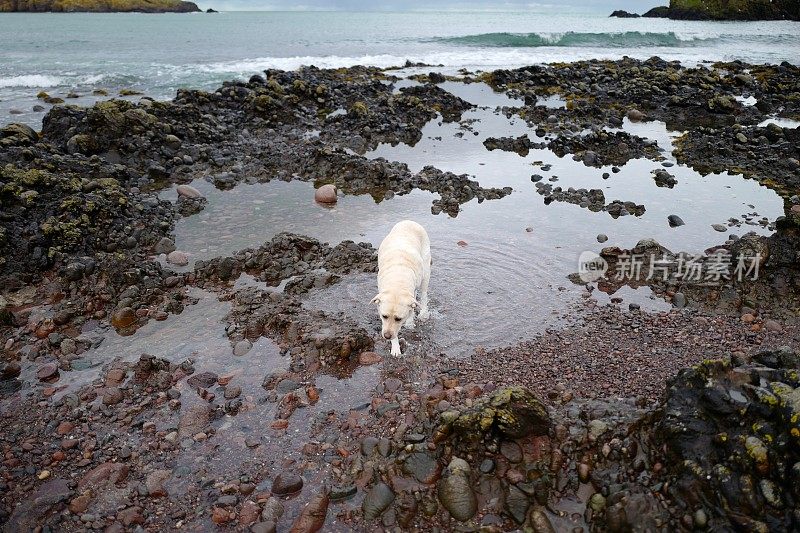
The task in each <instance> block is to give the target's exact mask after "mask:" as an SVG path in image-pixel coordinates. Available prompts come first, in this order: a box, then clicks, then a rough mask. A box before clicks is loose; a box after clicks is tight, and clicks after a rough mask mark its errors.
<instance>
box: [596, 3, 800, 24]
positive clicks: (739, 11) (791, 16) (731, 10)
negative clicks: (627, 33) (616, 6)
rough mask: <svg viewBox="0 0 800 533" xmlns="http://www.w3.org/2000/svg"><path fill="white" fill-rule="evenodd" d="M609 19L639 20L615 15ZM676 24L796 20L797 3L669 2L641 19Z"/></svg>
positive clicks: (621, 13) (799, 15)
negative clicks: (663, 19) (656, 19)
mask: <svg viewBox="0 0 800 533" xmlns="http://www.w3.org/2000/svg"><path fill="white" fill-rule="evenodd" d="M611 16H612V17H620V18H631V17H638V16H639V15H637V14H635V13H628V12H627V11H614V12H613V13H612V14H611ZM641 16H643V17H651V18H669V19H676V20H798V21H800V2H799V1H798V0H670V2H669V6H659V7H654V8H653V9H651V10H650V11H648V12H646V13H644V14H643V15H641Z"/></svg>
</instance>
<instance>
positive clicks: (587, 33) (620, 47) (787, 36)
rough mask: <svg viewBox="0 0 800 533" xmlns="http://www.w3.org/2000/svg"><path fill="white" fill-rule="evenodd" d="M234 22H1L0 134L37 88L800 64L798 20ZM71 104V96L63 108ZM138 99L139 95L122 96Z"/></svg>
mask: <svg viewBox="0 0 800 533" xmlns="http://www.w3.org/2000/svg"><path fill="white" fill-rule="evenodd" d="M556 9H557V8H552V7H551V8H533V9H531V10H527V11H513V12H511V11H464V12H454V11H445V12H435V11H423V12H419V11H417V12H402V13H400V12H398V13H388V12H319V11H300V12H298V11H293V12H275V11H261V12H242V11H231V12H221V13H193V14H139V13H107V14H90V13H3V14H0V124H5V123H8V122H24V123H28V124H30V125H32V126H40V125H41V120H42V117H43V116H44V114H45V112H46V111H47V110H48V109H49V107H50V105H49V104H46V103H43V102H42V100H41V99H38V98H37V94H38V93H39V92H40V91H45V92H47V93H48V94H49V95H50V96H53V97H58V98H62V99H64V100H65V101H66V102H67V103H76V104H82V105H86V104H89V103H91V102H92V101H94V100H96V99H98V98H101V96H98V95H94V94H92V93H93V92H94V91H96V90H102V91H105V92H106V93H108V95H109V96H116V95H118V93H119V91H120V90H122V89H127V90H133V91H138V92H140V93H142V94H144V95H147V96H149V97H152V98H155V99H169V98H172V97H174V95H175V92H176V90H177V89H178V88H195V89H205V90H213V89H215V88H216V87H218V86H219V85H220V83H221V82H222V81H224V80H228V79H246V78H248V77H249V76H251V75H252V74H255V73H259V72H260V71H262V70H264V69H267V68H278V69H296V68H298V67H300V66H301V65H316V66H318V67H346V66H351V65H358V64H360V65H375V66H380V67H391V66H400V65H403V64H405V63H406V62H407V61H411V62H414V63H417V62H420V63H426V64H430V65H436V68H435V69H432V68H423V69H421V70H422V71H427V70H437V71H443V72H448V71H457V70H459V69H469V70H471V71H475V70H491V69H496V68H512V67H520V66H525V65H532V64H542V63H549V62H561V61H575V60H581V59H592V58H598V59H617V58H621V57H623V56H630V57H634V58H640V59H646V58H649V57H652V56H659V57H661V58H664V59H670V60H679V61H681V62H682V63H684V64H687V65H696V64H700V63H704V62H712V61H719V60H725V61H727V60H741V61H746V62H750V63H780V62H783V61H788V62H790V63H798V62H800V23H796V22H782V21H778V22H695V21H672V20H664V19H617V18H609V17H608V16H606V14H602V13H581V12H568V13H558V12H556ZM68 96H69V97H70V98H68ZM128 98H131V99H136V98H137V96H133V97H128Z"/></svg>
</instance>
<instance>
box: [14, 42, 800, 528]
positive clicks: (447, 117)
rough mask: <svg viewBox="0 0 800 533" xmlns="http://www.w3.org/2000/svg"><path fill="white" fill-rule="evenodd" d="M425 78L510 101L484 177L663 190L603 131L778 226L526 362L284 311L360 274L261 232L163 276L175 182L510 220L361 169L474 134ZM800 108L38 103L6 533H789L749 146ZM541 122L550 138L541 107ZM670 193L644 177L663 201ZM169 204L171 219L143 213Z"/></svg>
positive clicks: (556, 339) (743, 80) (576, 66)
mask: <svg viewBox="0 0 800 533" xmlns="http://www.w3.org/2000/svg"><path fill="white" fill-rule="evenodd" d="M409 66H412V65H409ZM415 67H416V68H423V67H424V66H419V65H416V66H415ZM447 80H450V81H458V82H460V83H481V82H483V83H487V84H489V85H490V86H491V87H492V89H493V90H494V91H496V92H498V93H504V94H506V95H508V96H509V97H511V98H515V99H516V100H514V101H515V102H517V104H514V105H508V106H505V107H502V108H501V109H500V108H499V109H498V110H497V112H498V113H502V114H503V115H506V116H514V117H518V118H519V120H521V121H523V122H525V123H527V125H528V126H529V127H530V128H531V130H532V131H533V132H535V135H536V136H537V137H539V138H540V140H536V141H534V140H532V139H531V138H530V137H529V136H527V135H524V136H513V135H512V136H508V135H501V136H496V137H492V138H489V139H487V140H486V142H485V143H484V147H485V149H486V150H493V149H494V150H504V151H511V152H517V153H518V154H520V155H521V156H522V155H523V154H527V153H528V151H530V150H534V149H545V148H546V149H547V150H550V151H552V152H553V153H554V154H556V155H557V156H558V157H572V158H573V159H574V160H575V161H577V162H578V164H580V165H581V168H586V169H591V170H594V171H597V170H596V169H598V168H603V167H606V166H609V167H611V168H615V169H617V170H619V167H623V166H624V165H626V164H627V163H629V162H630V161H632V160H640V159H644V158H647V159H649V160H651V161H652V162H653V163H654V164H663V163H669V162H668V161H666V159H665V157H664V153H663V148H664V147H661V148H662V150H659V149H658V148H659V147H658V146H656V145H655V144H654V143H653V142H651V141H649V140H648V139H644V138H642V137H639V136H637V135H634V134H632V133H628V132H621V131H614V130H615V129H617V128H620V127H621V126H622V125H623V123H627V122H634V123H640V122H647V121H652V120H659V121H663V122H664V123H665V124H666V125H667V128H668V129H669V130H679V131H685V133H684V134H683V135H682V136H680V137H679V138H678V140H677V141H676V143H675V150H674V152H673V153H672V155H673V156H674V157H675V159H676V160H677V161H678V162H679V163H682V164H686V165H689V166H691V167H693V168H695V169H696V170H698V171H699V172H701V173H703V174H705V173H711V172H720V173H721V172H729V171H730V172H735V173H737V174H741V175H742V176H743V177H744V178H747V179H752V180H757V181H758V182H759V183H761V184H763V185H765V186H766V187H769V188H770V189H772V190H774V191H775V192H776V193H777V194H778V195H780V197H781V198H783V200H784V211H785V213H784V216H783V217H781V218H779V219H778V220H776V221H775V222H774V227H775V233H774V234H773V235H771V236H769V237H761V236H758V235H755V234H751V235H745V236H743V237H741V238H739V239H729V240H727V241H725V242H723V243H722V244H720V245H718V246H715V247H714V249H713V250H712V249H710V250H709V251H708V254H709V256H710V254H712V253H713V252H715V251H720V250H723V251H725V252H729V253H730V254H731V255H732V256H733V257H739V256H741V255H743V254H745V253H750V252H753V251H758V252H760V253H762V254H763V256H764V263H763V265H762V275H761V276H760V277H759V278H758V280H748V279H745V280H742V281H736V280H730V281H727V282H724V283H722V284H718V285H713V286H705V285H702V286H695V285H691V284H685V283H680V282H678V281H676V280H675V279H674V278H668V279H665V280H663V281H658V282H656V281H652V282H646V283H641V284H639V285H640V286H641V285H647V286H648V287H649V289H650V290H652V291H653V294H654V295H656V296H657V297H658V298H660V299H662V301H665V302H669V303H670V304H671V305H672V308H671V309H670V310H665V311H662V312H652V311H647V310H643V309H640V307H639V306H638V305H634V304H631V305H630V306H629V308H628V309H627V310H623V309H621V308H620V307H619V306H617V305H615V298H616V296H615V294H616V293H617V291H619V290H620V289H621V288H622V287H623V286H628V285H629V286H634V285H635V284H634V283H633V282H631V281H630V280H627V281H626V280H616V279H613V278H612V277H611V276H608V277H607V278H601V279H599V280H597V282H596V283H595V284H588V285H587V286H586V290H585V293H584V302H583V303H582V304H581V305H578V306H575V307H574V308H573V307H571V308H569V309H566V310H565V311H564V319H565V323H564V324H563V325H562V326H554V327H552V328H549V329H548V331H547V332H546V333H544V334H542V335H537V336H536V338H535V339H533V340H526V341H523V342H514V341H513V340H510V341H509V343H508V345H507V346H503V347H500V348H497V349H492V350H487V349H484V348H483V347H480V346H475V347H474V348H475V350H474V354H473V355H472V356H471V357H469V358H467V359H455V358H447V357H442V356H440V355H438V354H437V353H425V354H413V355H409V356H407V357H405V358H401V359H390V358H388V357H386V358H384V355H382V354H383V349H382V345H381V344H378V343H377V342H376V334H375V333H376V332H375V328H374V327H373V326H375V325H376V324H372V323H370V327H366V326H365V325H364V323H361V322H357V321H354V320H352V319H349V318H347V317H346V316H344V315H342V314H336V313H332V312H328V311H323V310H320V309H318V308H315V307H314V306H313V305H311V304H310V301H309V298H308V297H309V295H311V294H314V293H315V291H319V290H322V289H326V288H327V289H329V290H334V291H335V290H336V289H337V287H339V286H340V285H341V284H342V283H343V282H344V281H346V280H348V279H350V278H351V277H354V276H358V275H361V274H370V273H372V272H374V271H375V269H376V257H375V249H374V247H373V246H372V245H371V244H369V243H355V242H352V241H344V242H341V243H335V244H327V243H323V242H320V241H318V240H316V239H313V238H310V237H307V236H304V235H298V234H296V233H279V234H278V235H276V236H275V237H274V238H272V239H270V240H268V241H267V242H264V243H263V244H262V245H260V246H257V247H252V248H247V249H243V250H241V251H239V252H237V253H234V254H231V255H229V256H226V257H219V258H215V259H211V260H208V261H196V262H195V263H194V264H192V265H187V263H188V259H187V257H186V254H185V251H182V250H177V249H176V245H175V233H174V232H175V225H176V223H177V221H178V220H180V219H182V218H184V217H191V216H192V215H193V214H196V213H198V212H199V211H202V210H203V209H205V208H206V207H207V204H208V200H207V199H205V198H204V197H203V195H202V194H201V193H200V192H199V191H198V190H197V189H196V188H194V187H192V186H191V185H189V183H190V182H191V181H192V180H194V179H198V178H203V179H206V180H207V181H209V182H210V183H213V185H214V186H215V187H217V188H218V189H220V190H228V189H232V188H234V187H237V186H242V185H243V184H249V183H256V182H268V181H271V180H283V181H290V180H300V181H308V182H311V183H313V184H314V185H315V186H316V187H319V186H321V185H323V184H329V185H334V186H335V187H336V188H337V189H338V190H339V191H340V194H366V193H368V194H370V195H372V197H373V198H374V199H375V200H376V201H383V200H384V199H390V198H392V197H393V196H395V195H398V196H401V195H406V194H410V193H412V192H414V191H416V190H423V191H429V192H430V193H432V194H433V195H434V198H435V199H434V200H433V201H432V202H431V205H430V210H431V213H432V214H434V215H436V216H438V217H450V218H451V219H452V218H456V217H458V215H459V213H460V211H461V209H462V206H463V205H464V204H466V203H468V202H471V201H472V200H477V202H484V201H499V199H500V198H503V197H506V196H508V195H510V194H515V193H514V192H513V191H512V189H511V187H489V186H484V185H481V184H480V183H479V182H478V181H477V180H476V179H473V178H474V176H470V175H467V174H460V175H459V174H455V173H452V172H446V171H442V170H439V169H437V168H435V167H433V166H425V167H423V168H422V169H421V170H419V171H413V170H411V169H410V168H409V166H408V165H406V164H404V163H399V162H392V161H388V160H386V159H382V158H376V159H372V158H368V157H365V154H367V153H368V152H370V151H371V150H374V149H375V148H376V147H377V146H379V145H383V144H390V145H392V144H395V145H396V144H405V145H414V144H416V143H418V142H420V140H421V139H422V138H423V128H424V127H425V126H426V125H427V124H428V123H430V122H431V121H437V120H440V121H442V122H443V123H453V124H460V123H461V122H464V124H462V126H463V131H467V132H468V131H470V129H469V128H472V127H473V125H472V124H467V123H466V122H467V121H466V120H464V119H463V116H464V113H465V112H467V111H468V110H470V109H471V108H472V107H473V104H470V103H469V102H467V101H466V100H464V99H462V98H461V97H459V96H456V95H455V94H452V93H451V92H449V91H447V90H445V89H444V88H442V87H441V86H440V84H442V83H443V82H445V81H447ZM798 80H800V69H798V68H797V67H795V66H792V65H789V64H783V65H760V66H757V65H745V64H742V63H726V64H715V65H710V66H707V67H706V66H701V67H698V68H687V67H683V66H681V65H679V64H678V63H672V62H667V61H663V60H660V59H658V58H653V59H651V60H648V61H635V60H632V59H624V60H620V61H585V62H577V63H570V64H554V65H545V66H530V67H525V68H520V69H515V70H498V71H494V72H489V73H470V72H462V73H460V74H459V75H458V76H447V77H445V76H443V75H441V74H438V73H435V72H432V73H430V74H428V75H424V76H417V81H418V82H419V83H420V84H419V85H415V86H411V87H402V88H397V87H396V86H395V84H397V82H398V81H400V77H399V76H397V75H396V70H394V69H388V70H383V69H377V68H367V67H353V68H346V69H333V70H322V69H317V68H314V67H308V68H302V69H300V70H298V71H295V72H283V71H273V70H270V71H266V72H264V73H263V75H262V74H257V75H254V76H253V77H251V78H250V79H249V80H248V81H246V82H244V81H232V82H227V83H225V84H224V85H223V86H222V87H220V88H219V89H218V90H217V91H215V92H204V91H193V90H181V91H179V93H178V94H177V96H176V98H175V99H174V100H173V101H170V102H157V101H153V100H151V99H148V98H142V99H141V101H140V102H138V103H131V102H127V101H119V100H110V101H105V102H100V103H98V104H96V105H94V106H93V107H91V108H79V107H74V106H60V105H57V106H55V107H53V108H52V109H51V110H50V112H49V113H48V115H47V116H46V118H45V120H44V124H43V129H42V131H41V132H36V131H34V130H32V129H31V128H29V127H26V126H23V125H19V124H12V125H9V126H6V127H4V128H2V129H0V250H1V251H2V260H1V262H0V286H1V287H2V294H1V295H0V341H1V342H2V344H0V345H2V347H3V352H2V354H3V358H2V380H0V417H2V422H3V427H4V428H5V429H4V431H3V435H2V437H0V445H2V447H3V462H2V464H0V523H2V527H3V528H4V529H3V530H4V531H21V530H34V529H36V528H37V527H38V528H42V529H40V530H42V531H47V530H58V531H80V530H86V529H93V530H106V531H128V530H130V531H137V530H146V531H158V530H165V529H168V528H181V529H186V530H189V531H201V530H210V529H213V528H219V529H223V530H237V531H243V530H252V531H256V532H264V531H275V530H279V531H280V530H287V529H289V528H291V530H292V531H297V532H301V531H309V532H311V531H317V530H320V529H322V528H323V527H324V530H326V531H351V530H363V531H374V530H376V529H378V528H383V529H384V530H397V529H400V530H414V529H420V530H431V529H433V528H439V529H440V530H446V531H508V530H514V529H518V528H523V527H524V528H527V529H530V530H533V531H536V532H548V531H563V530H569V531H574V532H576V533H577V532H578V531H612V532H616V531H619V532H622V531H631V530H636V528H637V527H642V526H643V525H644V526H645V527H647V528H649V529H650V530H652V531H691V530H710V531H718V530H737V529H742V530H752V531H768V530H791V529H792V528H797V527H798V526H800V508H798V504H797V502H798V497H800V494H798V493H797V487H798V486H799V485H798V482H800V479H799V478H798V475H800V466H798V465H800V457H798V455H797V450H798V449H800V448H798V444H800V443H799V442H798V440H799V439H800V427H799V426H798V424H797V417H798V416H800V403H798V394H799V393H800V380H798V369H800V360H799V359H798V355H797V350H798V349H800V337H799V336H798V334H799V333H798V321H797V310H798V308H800V307H798V305H800V298H798V296H800V271H799V270H798V264H799V263H798V260H797V259H798V250H799V249H800V247H799V246H798V238H800V197H799V196H798V193H800V162H798V158H800V151H799V150H798V146H800V143H799V142H798V132H800V129H798V128H794V129H792V128H785V127H780V126H776V125H766V126H761V125H760V124H762V122H763V121H764V119H765V117H769V116H772V115H778V116H780V117H784V118H787V119H795V120H797V119H798V118H800V81H798ZM552 95H558V96H560V97H561V98H562V99H563V100H564V102H565V105H564V107H563V108H551V107H546V106H544V105H540V104H541V100H543V99H544V98H545V97H547V96H552ZM745 97H752V98H753V99H755V100H756V104H755V105H752V106H750V105H744V104H743V103H742V101H741V100H742V98H745ZM474 127H480V126H474ZM462 134H463V132H462ZM539 143H541V145H540V144H539ZM482 149H483V148H482ZM503 155H509V156H511V157H517V156H516V155H514V154H513V153H512V154H503ZM670 164H671V163H670ZM669 170H670V169H669V167H668V166H665V167H662V168H660V169H658V170H655V171H653V173H652V174H651V175H650V176H647V175H645V176H644V177H643V178H642V179H644V180H655V181H656V184H657V185H658V186H659V187H661V186H663V187H666V188H671V187H680V184H678V185H676V182H675V180H674V177H672V175H671V174H670V172H669ZM611 172H616V170H612V171H611ZM537 176H538V178H537ZM604 178H607V176H604ZM541 180H542V176H541V175H537V174H534V176H532V177H531V181H533V182H535V185H532V184H530V183H529V184H528V185H531V187H532V189H536V190H538V192H539V193H540V195H541V197H543V198H541V200H540V201H543V202H545V203H547V204H549V203H550V202H566V203H569V204H575V205H576V206H580V207H585V208H587V209H589V210H595V211H598V210H604V211H607V212H608V213H609V214H610V215H611V216H612V217H613V218H615V219H616V218H617V217H623V218H624V219H628V218H631V219H633V218H637V215H639V216H641V214H642V213H644V211H645V206H644V205H640V204H637V203H635V202H631V201H627V200H625V199H621V200H614V201H608V200H607V199H606V198H605V196H604V195H603V193H602V190H600V189H580V188H578V189H575V188H567V189H566V190H565V189H562V188H560V187H556V186H554V185H552V184H551V183H544V182H542V181H541ZM174 186H177V187H176V192H177V195H178V200H177V201H176V202H175V203H173V202H170V201H167V200H165V199H164V198H163V197H162V196H160V195H159V193H160V192H162V191H163V190H164V189H166V188H168V187H174ZM598 192H599V194H598ZM533 198H540V196H533ZM334 200H335V197H334ZM625 215H634V216H633V217H625ZM770 227H772V226H770ZM598 237H599V236H598ZM598 240H600V239H599V238H598ZM459 246H462V244H461V243H459ZM463 246H468V243H466V242H465V243H463ZM636 250H642V251H650V250H653V251H658V252H660V253H666V254H671V253H672V252H670V251H669V250H666V249H665V248H664V247H663V246H661V245H660V244H658V243H657V242H654V241H652V240H647V239H643V240H642V241H640V242H639V243H638V244H636V246H634V247H632V248H631V249H630V250H623V249H621V248H618V247H608V248H606V249H603V250H602V252H601V255H602V257H604V258H605V260H606V261H608V263H609V264H611V265H614V264H615V263H616V262H619V261H621V260H622V259H621V258H622V257H624V254H625V253H626V252H630V251H636ZM573 279H574V281H575V282H576V283H583V282H582V281H580V280H578V279H575V278H574V277H573ZM243 280H244V281H243ZM565 283H567V282H566V279H565ZM581 290H583V289H581ZM608 298H610V305H606V304H605V303H604V301H605V300H606V299H608ZM212 310H213V312H212ZM190 315H191V316H192V317H193V318H192V320H196V321H197V322H192V324H195V326H193V329H192V330H190V331H189V332H187V331H185V330H184V331H181V330H178V333H177V334H175V333H173V334H172V336H171V337H168V338H169V340H167V337H165V338H164V340H162V341H161V343H160V344H159V345H157V346H156V347H157V348H159V350H161V352H159V353H141V352H139V353H136V351H135V350H136V349H137V348H138V346H139V345H138V344H137V343H138V342H139V339H140V338H141V337H142V335H143V334H147V335H152V334H153V332H156V333H157V332H158V331H159V329H158V328H160V327H163V328H167V329H166V331H169V329H168V328H169V327H170V325H171V324H174V323H176V322H177V321H179V320H180V319H182V318H186V317H189V316H190ZM212 316H214V317H216V316H219V317H220V318H219V320H216V319H215V320H211V318H209V317H212ZM203 330H209V332H210V333H208V335H209V339H210V340H209V341H208V342H209V345H208V346H200V348H199V349H197V350H195V351H194V352H192V353H191V354H190V355H188V356H185V355H181V356H180V357H176V354H177V353H179V352H176V351H175V350H173V349H172V348H173V347H172V344H177V343H180V342H183V340H182V339H181V335H187V334H191V335H196V336H201V335H204V334H206V333H207V332H205V331H203ZM115 342H119V344H114V343H115ZM109 346H110V347H109ZM114 346H118V347H119V353H117V354H113V355H109V356H108V357H106V358H99V359H98V357H97V354H99V353H102V352H99V351H98V350H101V349H103V348H104V347H109V348H108V349H110V350H112V351H113V349H114V348H113V347H114ZM125 346H129V348H125ZM423 346H424V345H423ZM784 346H786V347H785V348H784ZM131 350H132V351H131ZM523 385H524V386H523Z"/></svg>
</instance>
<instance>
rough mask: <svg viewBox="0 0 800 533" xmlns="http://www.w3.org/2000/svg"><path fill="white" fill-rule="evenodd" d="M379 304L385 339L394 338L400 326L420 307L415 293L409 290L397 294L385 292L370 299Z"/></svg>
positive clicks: (382, 331)
mask: <svg viewBox="0 0 800 533" xmlns="http://www.w3.org/2000/svg"><path fill="white" fill-rule="evenodd" d="M370 303H372V304H378V313H379V314H380V317H381V333H382V334H383V338H385V339H394V338H395V337H397V333H398V332H399V331H400V327H401V326H402V325H403V323H404V322H405V321H406V320H408V318H409V317H410V316H412V314H413V313H414V310H415V309H417V307H419V303H418V302H417V300H416V299H415V298H414V295H413V294H409V293H407V292H403V293H399V294H395V293H388V292H383V293H379V294H378V295H376V296H375V298H373V299H372V301H370Z"/></svg>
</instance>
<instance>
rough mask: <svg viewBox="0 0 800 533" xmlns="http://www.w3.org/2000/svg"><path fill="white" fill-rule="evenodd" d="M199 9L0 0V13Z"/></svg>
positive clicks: (175, 0) (176, 2) (131, 2)
mask: <svg viewBox="0 0 800 533" xmlns="http://www.w3.org/2000/svg"><path fill="white" fill-rule="evenodd" d="M199 11H200V8H199V7H197V4H195V3H194V2H185V1H182V0H0V12H29V13H44V12H60V13H78V12H90V13H117V12H123V13H125V12H137V13H194V12H199Z"/></svg>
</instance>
